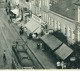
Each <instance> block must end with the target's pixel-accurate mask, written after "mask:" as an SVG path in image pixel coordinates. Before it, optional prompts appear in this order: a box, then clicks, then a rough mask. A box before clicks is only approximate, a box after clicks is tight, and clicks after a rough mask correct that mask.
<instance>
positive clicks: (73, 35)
mask: <svg viewBox="0 0 80 71" xmlns="http://www.w3.org/2000/svg"><path fill="white" fill-rule="evenodd" d="M74 39H75V34H74V30H73V29H72V40H74Z"/></svg>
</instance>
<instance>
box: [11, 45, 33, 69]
mask: <svg viewBox="0 0 80 71" xmlns="http://www.w3.org/2000/svg"><path fill="white" fill-rule="evenodd" d="M12 68H13V69H34V63H33V61H32V59H31V58H30V56H29V54H28V53H27V50H25V49H24V47H23V46H22V45H17V46H16V45H12Z"/></svg>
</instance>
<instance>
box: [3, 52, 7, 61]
mask: <svg viewBox="0 0 80 71" xmlns="http://www.w3.org/2000/svg"><path fill="white" fill-rule="evenodd" d="M3 60H4V62H6V54H5V50H4V52H3Z"/></svg>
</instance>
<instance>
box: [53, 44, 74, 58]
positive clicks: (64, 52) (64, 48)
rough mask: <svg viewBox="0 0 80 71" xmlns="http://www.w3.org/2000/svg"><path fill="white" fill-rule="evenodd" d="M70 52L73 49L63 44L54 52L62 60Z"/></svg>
mask: <svg viewBox="0 0 80 71" xmlns="http://www.w3.org/2000/svg"><path fill="white" fill-rule="evenodd" d="M72 52H73V50H72V49H71V48H69V47H68V46H67V45H65V44H63V45H62V46H61V47H59V48H58V49H57V50H56V51H55V52H54V53H55V54H56V55H58V56H59V57H60V58H61V59H62V60H65V59H66V58H67V57H68V56H69V55H70V54H71V53H72Z"/></svg>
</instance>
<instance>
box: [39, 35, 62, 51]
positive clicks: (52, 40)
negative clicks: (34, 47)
mask: <svg viewBox="0 0 80 71" xmlns="http://www.w3.org/2000/svg"><path fill="white" fill-rule="evenodd" d="M40 39H41V40H42V41H43V42H44V43H45V44H46V45H48V47H49V48H50V49H51V50H55V49H56V48H58V47H59V46H60V45H61V44H62V42H61V41H60V40H59V39H57V38H56V37H55V36H53V35H51V34H47V35H44V36H43V37H41V38H40Z"/></svg>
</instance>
